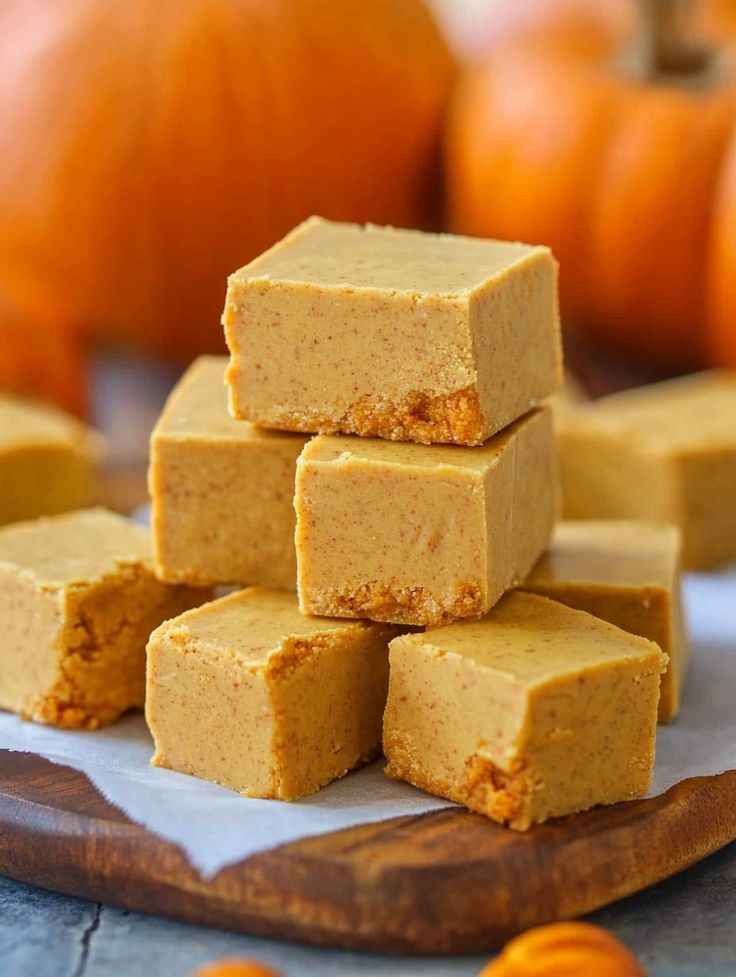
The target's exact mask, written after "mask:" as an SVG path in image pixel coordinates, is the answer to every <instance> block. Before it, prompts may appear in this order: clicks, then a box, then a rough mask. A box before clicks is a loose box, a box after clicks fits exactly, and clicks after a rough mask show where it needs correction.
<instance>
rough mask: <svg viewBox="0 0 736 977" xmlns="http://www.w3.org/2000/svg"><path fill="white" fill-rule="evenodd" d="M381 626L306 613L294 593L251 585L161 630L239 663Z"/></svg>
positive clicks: (259, 659)
mask: <svg viewBox="0 0 736 977" xmlns="http://www.w3.org/2000/svg"><path fill="white" fill-rule="evenodd" d="M368 627H377V625H371V624H370V623H369V622H367V621H343V620H338V619H336V618H329V617H312V616H310V615H308V614H302V613H301V611H300V610H299V604H298V602H297V598H296V595H295V594H291V593H286V592H284V591H278V590H267V589H266V588H265V587H248V588H246V589H245V590H239V591H236V592H235V593H234V594H228V595H227V597H221V598H220V599H219V600H215V601H212V602H211V603H209V604H202V605H201V606H200V607H195V608H194V609H193V610H191V611H186V612H185V613H184V614H182V615H180V616H179V617H177V618H175V619H174V620H172V621H167V622H166V623H165V624H163V625H162V626H161V628H160V629H159V633H162V632H163V633H165V635H166V637H167V638H169V639H173V640H175V641H176V640H178V641H181V642H182V643H187V642H190V641H191V642H195V643H198V644H203V645H206V646H207V647H210V648H213V649H215V650H217V651H219V652H222V653H224V654H228V655H232V656H233V657H234V658H236V659H237V660H238V661H243V662H251V663H257V662H264V661H265V660H266V659H267V658H268V657H269V655H270V654H271V653H272V652H276V651H278V650H279V649H280V648H281V647H282V644H283V642H284V640H285V639H288V638H295V639H300V638H301V639H304V640H307V641H308V640H309V638H310V637H312V636H313V635H317V634H326V633H329V632H332V633H340V632H348V631H363V630H365V629H366V628H368Z"/></svg>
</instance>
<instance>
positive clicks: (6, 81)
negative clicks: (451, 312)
mask: <svg viewBox="0 0 736 977" xmlns="http://www.w3.org/2000/svg"><path fill="white" fill-rule="evenodd" d="M452 73H453V68H452V64H451V59H450V56H449V54H448V53H447V51H446V48H445V46H444V43H443V41H442V39H441V37H440V34H439V32H438V30H437V28H436V26H435V24H434V22H433V20H432V19H431V17H430V15H429V13H428V12H427V10H426V9H425V7H424V5H423V3H422V2H421V0H340V2H339V3H334V2H333V0H104V2H100V0H55V2H54V3H48V2H47V0H3V2H2V4H0V133H2V153H0V297H2V296H3V295H5V296H8V297H9V299H10V300H12V298H13V292H14V289H15V286H16V281H17V280H22V281H23V282H24V283H26V282H28V281H29V280H30V281H32V282H33V284H34V287H35V288H36V289H37V290H38V293H39V294H40V295H42V297H43V300H44V302H45V304H46V305H51V304H53V303H54V302H55V301H56V300H57V299H58V300H63V303H64V305H65V307H66V308H67V309H68V310H69V311H70V312H71V314H72V315H73V316H75V317H76V319H77V320H78V321H79V322H80V323H81V324H82V325H83V326H84V327H85V328H86V329H87V330H88V333H91V334H93V335H95V336H99V337H103V338H105V339H113V340H123V341H126V342H135V343H137V344H138V345H140V346H142V347H146V348H148V349H153V350H157V351H159V352H162V353H165V354H167V355H171V356H175V357H177V358H178V359H180V360H186V359H188V358H190V357H191V356H193V355H194V354H196V353H199V352H202V351H203V350H207V349H219V348H221V347H222V340H221V329H220V326H219V315H220V312H221V308H222V303H223V297H224V290H225V277H226V275H227V274H228V272H230V271H232V270H233V269H235V268H236V267H238V266H239V265H241V264H243V263H244V262H246V261H247V260H249V259H250V258H252V257H253V256H254V255H255V254H257V253H258V252H259V251H261V250H262V249H263V248H265V247H266V246H268V245H270V244H271V243H272V242H273V241H274V240H276V239H277V238H278V237H280V236H281V235H282V234H283V233H284V232H285V231H286V230H287V229H288V228H290V227H291V226H292V225H293V224H295V223H296V222H297V221H299V220H301V219H302V218H304V217H305V216H307V215H308V214H310V213H313V212H319V213H322V214H325V215H327V216H329V217H333V218H338V219H341V218H342V219H355V220H373V221H376V222H392V223H396V224H401V225H421V224H423V223H426V222H427V221H428V220H430V219H431V217H432V211H431V207H432V201H433V200H434V199H435V198H436V193H435V188H434V185H433V178H434V177H435V176H436V175H438V169H439V167H438V166H437V155H438V148H439V146H438V144H439V139H440V124H441V118H442V112H443V106H444V103H445V100H446V95H447V92H448V88H449V85H450V82H451V78H452ZM24 287H25V286H24ZM31 332H32V330H31V328H30V327H29V335H30V334H31Z"/></svg>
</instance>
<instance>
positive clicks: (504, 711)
mask: <svg viewBox="0 0 736 977" xmlns="http://www.w3.org/2000/svg"><path fill="white" fill-rule="evenodd" d="M665 665H666V657H665V655H664V654H663V653H662V652H661V651H660V649H659V647H658V646H657V645H655V644H654V643H653V642H651V641H647V640H646V639H645V638H640V637H636V636H634V635H631V634H628V633H626V632H625V631H620V630H619V629H618V628H616V627H614V626H613V625H612V624H608V623H606V622H604V621H599V620H598V619H597V618H594V617H593V616H592V615H590V614H586V613H585V612H583V611H576V610H572V609H571V608H569V607H565V606H564V605H562V604H558V603H556V602H554V601H551V600H547V599H546V598H545V597H538V596H536V595H534V594H524V593H521V592H519V591H516V592H513V593H511V594H507V595H506V596H505V597H504V598H503V599H502V600H501V601H500V602H499V603H498V604H497V605H496V607H494V609H493V610H492V611H491V612H490V614H488V615H487V616H486V617H485V618H483V619H482V620H481V621H473V622H470V621H463V622H459V623H456V624H451V625H449V626H448V627H445V628H439V629H436V630H429V631H426V632H424V633H423V634H413V635H403V636H401V637H399V638H396V639H395V640H394V641H392V642H391V651H390V679H389V695H388V704H387V706H386V714H385V717H384V733H383V746H384V753H385V755H386V760H387V767H386V772H387V773H388V775H389V776H391V777H396V778H398V779H402V780H407V781H409V783H412V784H414V785H415V786H416V787H421V788H422V789H424V790H427V791H429V792H430V793H432V794H437V795H439V796H440V797H447V798H449V799H450V800H453V801H458V802H460V803H461V804H465V805H466V806H467V807H469V808H470V809H471V810H473V811H478V812H479V813H481V814H485V815H486V816H487V817H489V818H493V819H494V820H496V821H500V822H502V823H504V824H508V825H509V826H510V827H512V828H517V829H519V830H522V831H523V830H526V829H527V828H529V827H530V826H531V825H532V824H534V823H537V822H541V821H545V820H547V819H548V818H551V817H557V816H559V815H563V814H572V813H575V812H577V811H584V810H586V809H587V808H590V807H593V805H595V804H613V803H616V802H617V801H624V800H630V799H632V798H635V797H640V796H641V795H642V794H643V793H645V791H646V790H647V788H648V787H649V783H650V780H651V774H652V769H653V765H654V742H655V733H656V724H657V702H658V699H659V679H660V674H661V672H662V671H664V667H665Z"/></svg>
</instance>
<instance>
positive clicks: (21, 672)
mask: <svg viewBox="0 0 736 977" xmlns="http://www.w3.org/2000/svg"><path fill="white" fill-rule="evenodd" d="M152 563H153V561H152V558H151V544H150V539H149V535H148V532H147V531H146V530H145V529H143V528H142V527H141V526H137V525H135V524H134V523H132V522H131V521H130V520H129V519H125V518H123V517H122V516H118V515H115V514H114V513H112V512H107V511H105V510H104V509H88V510H83V511H79V512H72V513H68V514H65V515H58V516H53V517H50V518H41V519H36V520H33V521H31V522H21V523H13V524H12V525H10V526H5V527H4V528H3V529H0V631H2V635H3V641H2V650H1V651H0V657H1V659H2V668H1V669H0V708H2V709H10V710H12V711H14V712H18V713H20V715H22V716H24V717H25V718H26V719H33V720H35V721H37V722H41V723H50V724H52V725H55V726H66V727H73V728H74V727H79V728H86V729H95V728H97V727H98V726H103V725H105V724H107V723H110V722H112V721H113V720H114V719H117V717H118V716H120V715H121V714H122V713H123V712H125V711H126V710H127V709H130V708H131V707H133V706H142V705H143V694H144V688H145V649H146V641H147V640H148V636H149V634H150V633H151V631H152V630H153V629H154V628H155V627H157V626H158V625H159V624H160V623H161V622H162V621H163V620H165V619H166V618H168V617H172V616H174V615H176V614H179V613H180V612H181V611H183V610H185V609H186V608H188V607H191V606H192V605H194V604H196V603H198V602H199V601H201V600H204V599H206V597H207V596H208V595H207V594H206V593H204V594H203V593H202V592H201V591H196V590H191V589H189V588H187V587H169V586H167V585H166V584H163V583H159V582H158V581H157V580H156V579H155V577H154V575H153V566H152Z"/></svg>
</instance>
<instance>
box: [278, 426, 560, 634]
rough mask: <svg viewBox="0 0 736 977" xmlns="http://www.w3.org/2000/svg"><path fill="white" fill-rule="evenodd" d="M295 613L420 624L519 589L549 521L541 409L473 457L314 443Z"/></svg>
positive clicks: (306, 478)
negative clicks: (512, 589)
mask: <svg viewBox="0 0 736 977" xmlns="http://www.w3.org/2000/svg"><path fill="white" fill-rule="evenodd" d="M294 505H295V507H296V516H297V519H296V521H297V528H296V549H297V569H298V591H299V601H300V607H301V609H302V610H303V611H304V612H305V613H309V614H327V615H332V616H334V617H367V618H370V619H371V620H375V621H389V622H393V623H399V624H416V625H427V624H437V623H446V622H448V621H452V620H456V619H458V618H463V617H480V616H481V615H482V614H484V613H485V612H486V611H488V610H489V609H490V607H492V606H493V604H494V603H495V602H496V601H497V600H498V599H499V597H500V596H501V595H502V594H503V593H504V591H506V590H508V589H509V588H510V587H512V586H515V585H516V584H518V583H520V582H521V581H522V580H523V579H524V578H525V576H526V575H527V574H528V572H529V571H530V570H531V568H532V566H533V565H534V563H535V561H536V560H537V558H538V557H539V556H540V554H541V553H542V551H543V550H544V548H545V546H546V545H547V543H548V541H549V538H550V535H551V533H552V528H553V525H554V521H555V518H556V516H557V513H558V485H557V467H556V457H555V448H554V437H553V433H552V424H551V412H550V409H549V408H548V407H543V408H536V409H535V410H533V411H531V412H530V413H529V414H527V415H526V416H525V417H523V418H521V419H520V420H518V421H516V422H515V423H514V424H512V425H510V426H509V427H508V428H506V430H504V431H502V432H501V433H500V434H497V435H495V437H493V438H491V439H490V440H489V441H487V442H486V443H485V444H484V445H481V446H480V447H476V448H469V447H460V446H457V445H432V446H424V445H418V444H397V443H395V442H391V441H380V440H374V439H366V438H355V437H347V436H325V435H322V436H319V437H317V438H314V440H312V441H311V442H310V443H309V444H307V446H306V447H305V449H304V451H303V452H302V454H301V456H300V457H299V461H298V462H297V479H296V495H295V500H294Z"/></svg>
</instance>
